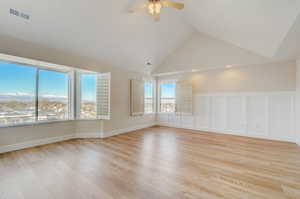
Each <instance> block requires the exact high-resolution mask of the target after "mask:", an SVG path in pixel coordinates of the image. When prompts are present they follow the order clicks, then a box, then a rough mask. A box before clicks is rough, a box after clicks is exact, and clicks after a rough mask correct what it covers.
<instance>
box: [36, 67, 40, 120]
mask: <svg viewBox="0 0 300 199" xmlns="http://www.w3.org/2000/svg"><path fill="white" fill-rule="evenodd" d="M39 79H40V69H39V68H37V70H36V82H35V121H38V116H39Z"/></svg>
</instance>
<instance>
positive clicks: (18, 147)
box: [0, 123, 156, 154]
mask: <svg viewBox="0 0 300 199" xmlns="http://www.w3.org/2000/svg"><path fill="white" fill-rule="evenodd" d="M154 125H156V123H150V124H144V125H137V126H134V127H130V128H124V129H116V130H113V131H111V132H107V133H77V134H73V135H65V136H59V137H51V138H44V139H39V140H32V141H28V142H22V143H17V144H12V145H7V146H1V147H0V154H1V153H6V152H11V151H17V150H21V149H26V148H31V147H36V146H41V145H46V144H52V143H56V142H61V141H66V140H72V139H88V138H95V139H96V138H108V137H111V136H115V135H120V134H123V133H128V132H131V131H136V130H140V129H144V128H148V127H151V126H154Z"/></svg>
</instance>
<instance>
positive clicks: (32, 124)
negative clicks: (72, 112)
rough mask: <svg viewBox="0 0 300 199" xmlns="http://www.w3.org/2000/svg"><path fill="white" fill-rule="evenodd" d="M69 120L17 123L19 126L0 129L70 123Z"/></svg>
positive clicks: (5, 126) (6, 126) (0, 126)
mask: <svg viewBox="0 0 300 199" xmlns="http://www.w3.org/2000/svg"><path fill="white" fill-rule="evenodd" d="M71 121H74V120H73V119H70V120H51V121H38V122H28V123H19V124H8V125H0V128H13V127H25V126H37V125H43V124H52V123H62V122H71Z"/></svg>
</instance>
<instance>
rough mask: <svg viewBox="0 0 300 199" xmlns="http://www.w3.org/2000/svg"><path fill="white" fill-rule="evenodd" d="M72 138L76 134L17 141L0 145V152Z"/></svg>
mask: <svg viewBox="0 0 300 199" xmlns="http://www.w3.org/2000/svg"><path fill="white" fill-rule="evenodd" d="M71 139H74V135H65V136H59V137H52V138H45V139H39V140H33V141H28V142H22V143H17V144H12V145H7V146H2V147H0V153H6V152H11V151H17V150H21V149H26V148H31V147H36V146H41V145H46V144H51V143H55V142H61V141H66V140H71Z"/></svg>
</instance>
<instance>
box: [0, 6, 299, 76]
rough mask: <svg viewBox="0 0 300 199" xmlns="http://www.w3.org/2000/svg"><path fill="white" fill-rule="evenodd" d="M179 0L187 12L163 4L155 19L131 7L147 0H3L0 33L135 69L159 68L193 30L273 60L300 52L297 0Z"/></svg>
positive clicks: (0, 7) (0, 14)
mask: <svg viewBox="0 0 300 199" xmlns="http://www.w3.org/2000/svg"><path fill="white" fill-rule="evenodd" d="M178 1H183V2H184V3H185V4H186V7H185V9H184V11H183V12H178V11H176V10H173V9H168V8H166V9H163V11H162V16H161V20H160V21H159V22H158V23H156V22H154V21H153V19H152V18H151V17H150V16H148V15H147V14H146V13H145V12H140V13H136V14H129V13H128V12H127V9H128V8H129V7H132V6H133V5H135V4H136V3H138V2H143V0H122V1H120V0H109V1H104V0H89V1H84V0H51V1H49V0H38V1H37V0H1V2H0V27H1V29H0V34H5V35H10V36H13V37H16V38H18V39H22V40H25V41H29V42H33V43H37V44H42V45H45V46H47V47H50V48H55V49H58V50H62V51H68V52H72V53H76V54H79V55H82V56H87V57H91V58H94V59H97V60H99V61H103V62H110V63H111V64H113V65H115V66H118V67H125V68H127V69H129V70H137V71H143V70H144V67H145V63H146V62H147V61H151V62H152V63H153V64H154V66H158V65H160V64H161V63H162V62H163V61H164V59H165V58H166V57H168V56H169V55H170V54H172V52H174V51H175V50H176V49H178V48H179V47H180V46H181V45H182V44H183V43H184V42H185V41H186V40H187V39H188V38H189V37H191V36H192V35H193V33H194V32H202V33H205V34H207V35H210V36H212V37H214V38H217V39H220V40H223V41H226V42H228V43H231V44H233V45H235V46H238V47H240V48H243V49H247V50H249V51H252V52H254V53H256V54H259V55H261V56H265V57H271V58H274V59H276V58H277V59H287V58H291V57H294V56H296V55H300V51H299V50H300V49H299V48H298V47H297V46H299V45H295V42H296V43H297V42H298V41H299V40H300V39H299V36H298V35H297V33H298V32H299V26H300V23H298V22H299V19H298V18H299V17H298V16H299V13H300V1H299V0H251V1H249V0H178ZM10 8H14V9H17V10H19V11H22V12H24V13H27V14H29V15H30V17H31V18H30V20H29V21H26V20H23V19H21V18H18V17H15V16H13V15H10V14H9V9H10ZM297 19H298V20H297ZM298 24H299V25H298ZM199 45H201V44H199ZM290 46H291V47H290ZM284 49H289V51H288V52H287V50H284ZM280 51H283V52H282V53H280Z"/></svg>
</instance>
